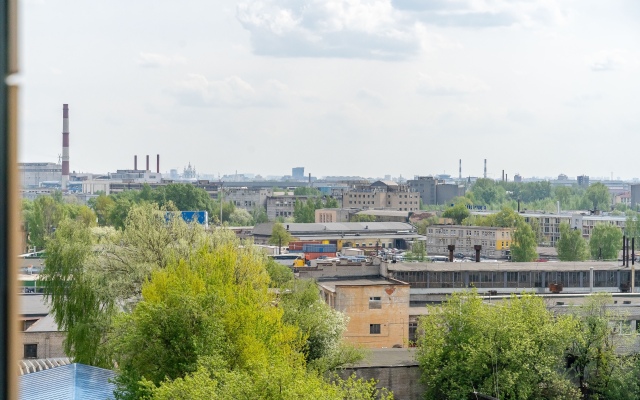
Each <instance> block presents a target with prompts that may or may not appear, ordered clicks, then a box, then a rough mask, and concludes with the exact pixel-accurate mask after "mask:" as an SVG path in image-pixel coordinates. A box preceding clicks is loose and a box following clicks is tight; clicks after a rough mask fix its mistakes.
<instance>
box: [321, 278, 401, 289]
mask: <svg viewBox="0 0 640 400" xmlns="http://www.w3.org/2000/svg"><path fill="white" fill-rule="evenodd" d="M318 285H319V286H321V287H323V288H325V289H327V290H330V291H332V292H335V291H336V287H338V286H386V285H406V286H409V284H408V283H404V282H401V281H397V280H392V279H386V278H382V277H379V278H375V277H371V278H358V279H335V280H318Z"/></svg>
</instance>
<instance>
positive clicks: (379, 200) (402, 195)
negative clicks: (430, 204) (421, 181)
mask: <svg viewBox="0 0 640 400" xmlns="http://www.w3.org/2000/svg"><path fill="white" fill-rule="evenodd" d="M342 207H343V208H352V207H356V208H362V209H372V208H377V209H388V210H398V211H418V210H420V194H419V193H416V192H413V191H411V190H410V188H409V187H408V186H407V185H400V184H398V183H396V182H392V181H376V182H374V183H372V184H371V185H365V186H356V187H355V188H353V189H352V190H350V191H349V192H347V193H345V194H344V196H343V197H342Z"/></svg>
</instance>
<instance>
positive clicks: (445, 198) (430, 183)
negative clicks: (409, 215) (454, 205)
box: [407, 176, 466, 204]
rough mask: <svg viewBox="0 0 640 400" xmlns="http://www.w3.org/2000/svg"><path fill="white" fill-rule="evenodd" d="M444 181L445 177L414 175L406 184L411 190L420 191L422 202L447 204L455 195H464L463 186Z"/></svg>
mask: <svg viewBox="0 0 640 400" xmlns="http://www.w3.org/2000/svg"><path fill="white" fill-rule="evenodd" d="M446 182H447V181H446V180H445V179H436V178H434V177H432V176H416V177H415V178H414V179H411V180H408V181H407V184H408V185H409V187H410V188H411V190H413V191H415V192H418V193H420V200H422V204H449V203H451V201H452V200H453V199H454V198H455V197H458V196H464V194H465V191H466V189H465V187H464V186H461V185H458V184H457V183H446Z"/></svg>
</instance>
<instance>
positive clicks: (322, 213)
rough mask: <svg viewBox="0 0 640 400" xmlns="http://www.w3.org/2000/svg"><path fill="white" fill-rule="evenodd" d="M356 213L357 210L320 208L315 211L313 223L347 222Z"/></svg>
mask: <svg viewBox="0 0 640 400" xmlns="http://www.w3.org/2000/svg"><path fill="white" fill-rule="evenodd" d="M357 211H358V209H357V208H320V209H318V210H316V217H315V222H317V223H325V222H349V219H350V217H351V215H353V214H354V213H356V212H357Z"/></svg>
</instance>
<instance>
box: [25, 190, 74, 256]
mask: <svg viewBox="0 0 640 400" xmlns="http://www.w3.org/2000/svg"><path fill="white" fill-rule="evenodd" d="M27 204H29V203H23V205H26V206H24V208H23V210H24V211H23V214H24V219H25V223H26V227H27V232H28V233H29V244H31V245H32V246H35V247H36V248H39V249H43V248H44V247H45V244H46V241H47V239H48V238H49V237H50V236H51V235H52V234H53V233H54V232H55V230H56V228H57V227H58V225H59V224H60V223H61V221H63V220H64V219H66V218H68V214H69V213H68V209H67V207H65V204H64V203H63V202H62V198H58V199H57V200H56V198H55V197H54V196H40V197H38V198H36V199H35V200H34V201H33V202H31V203H30V205H27Z"/></svg>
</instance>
